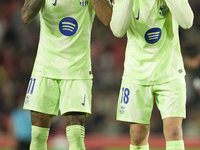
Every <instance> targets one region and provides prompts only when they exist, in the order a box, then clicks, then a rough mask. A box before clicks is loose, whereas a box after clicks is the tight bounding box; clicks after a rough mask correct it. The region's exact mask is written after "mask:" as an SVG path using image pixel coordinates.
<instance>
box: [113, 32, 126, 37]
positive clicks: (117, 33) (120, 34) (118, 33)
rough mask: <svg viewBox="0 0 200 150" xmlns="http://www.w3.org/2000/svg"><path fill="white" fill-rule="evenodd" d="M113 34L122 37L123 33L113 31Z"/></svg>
mask: <svg viewBox="0 0 200 150" xmlns="http://www.w3.org/2000/svg"><path fill="white" fill-rule="evenodd" d="M113 34H114V36H116V37H118V38H122V37H123V36H124V35H125V34H122V33H120V32H115V33H114V32H113Z"/></svg>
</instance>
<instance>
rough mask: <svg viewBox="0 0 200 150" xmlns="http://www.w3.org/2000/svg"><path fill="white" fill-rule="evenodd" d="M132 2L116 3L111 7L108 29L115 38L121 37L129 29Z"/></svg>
mask: <svg viewBox="0 0 200 150" xmlns="http://www.w3.org/2000/svg"><path fill="white" fill-rule="evenodd" d="M133 1H134V0H123V1H122V0H121V2H120V1H117V3H116V4H114V5H113V6H114V7H113V14H112V19H111V22H110V28H111V30H112V32H113V34H114V35H115V36H116V37H119V38H120V37H123V36H124V35H125V34H126V32H127V30H128V27H129V24H130V18H131V16H132V7H133Z"/></svg>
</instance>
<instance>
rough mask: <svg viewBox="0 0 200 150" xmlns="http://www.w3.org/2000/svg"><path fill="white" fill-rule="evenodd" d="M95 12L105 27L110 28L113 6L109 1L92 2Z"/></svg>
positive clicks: (96, 0)
mask: <svg viewBox="0 0 200 150" xmlns="http://www.w3.org/2000/svg"><path fill="white" fill-rule="evenodd" d="M91 2H92V6H93V8H94V11H95V13H96V15H97V17H98V18H99V20H100V21H101V22H102V23H103V24H104V25H105V26H110V20H111V16H112V6H111V4H110V3H109V2H108V1H107V0H91Z"/></svg>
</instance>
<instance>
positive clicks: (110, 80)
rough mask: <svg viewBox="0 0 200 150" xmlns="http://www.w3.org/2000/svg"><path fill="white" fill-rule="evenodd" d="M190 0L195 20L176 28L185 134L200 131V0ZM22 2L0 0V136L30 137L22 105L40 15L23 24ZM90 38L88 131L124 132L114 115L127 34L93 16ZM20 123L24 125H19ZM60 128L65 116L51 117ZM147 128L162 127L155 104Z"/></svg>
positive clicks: (54, 129) (158, 131) (154, 131)
mask: <svg viewBox="0 0 200 150" xmlns="http://www.w3.org/2000/svg"><path fill="white" fill-rule="evenodd" d="M189 2H190V4H191V7H192V9H193V11H194V14H195V20H194V25H193V27H192V28H191V29H189V30H183V29H181V28H180V41H181V48H182V54H183V59H184V63H185V69H186V72H187V75H186V84H187V119H185V120H184V122H183V131H184V134H185V136H200V51H199V47H200V19H199V16H200V1H199V0H189ZM23 3H24V0H0V137H5V136H11V137H13V138H16V139H18V140H23V139H26V140H29V138H27V136H26V134H28V133H29V131H30V129H29V127H27V126H30V116H29V112H27V111H23V110H22V106H23V101H24V97H25V93H26V89H27V86H28V82H29V79H30V75H31V71H32V67H33V63H34V60H35V56H36V53H37V44H38V40H39V18H38V17H37V18H36V19H35V20H34V21H33V22H32V23H31V24H29V25H25V24H24V23H23V22H22V21H21V16H20V9H21V7H22V5H23ZM83 17H84V16H83ZM91 39H92V40H91V57H92V68H93V74H94V79H93V81H94V82H93V98H92V102H93V103H92V112H93V114H92V115H90V116H89V117H88V118H87V119H86V134H109V135H114V136H115V135H122V134H128V133H129V124H127V123H123V122H118V121H116V119H115V118H116V117H115V114H116V106H117V99H118V93H119V88H120V83H121V76H122V73H123V62H124V56H125V54H124V51H125V45H126V37H123V38H121V39H119V38H115V37H114V36H113V34H112V33H111V31H110V29H109V28H108V27H104V26H103V24H102V23H101V22H100V21H99V20H98V19H97V18H95V21H94V26H93V30H92V37H91ZM27 120H28V121H27ZM22 122H23V123H22ZM26 122H27V123H26ZM23 125H24V126H23ZM25 125H27V126H25ZM18 126H19V127H20V128H21V129H23V131H18V130H20V129H19V128H18ZM15 128H17V130H15ZM25 129H26V131H27V132H28V133H26V131H25ZM63 132H65V120H64V117H62V116H58V117H55V118H54V119H53V123H52V127H51V132H50V135H56V134H59V133H63ZM151 133H152V134H161V133H162V120H161V118H160V114H159V111H158V109H157V107H155V108H154V109H153V113H152V119H151Z"/></svg>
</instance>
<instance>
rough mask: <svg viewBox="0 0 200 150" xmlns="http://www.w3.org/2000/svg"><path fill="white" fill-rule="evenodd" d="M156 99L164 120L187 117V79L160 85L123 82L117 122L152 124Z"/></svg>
mask: <svg viewBox="0 0 200 150" xmlns="http://www.w3.org/2000/svg"><path fill="white" fill-rule="evenodd" d="M154 99H155V102H156V105H157V107H158V109H159V111H160V114H161V116H162V119H163V118H168V117H183V118H185V117H186V110H185V109H186V84H185V78H184V77H183V78H180V79H176V80H173V81H170V82H167V83H164V84H160V85H136V84H133V83H129V82H126V81H124V80H123V81H122V84H121V89H120V94H119V98H118V106H117V120H120V121H126V122H131V123H141V124H150V118H151V113H152V109H153V104H154Z"/></svg>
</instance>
